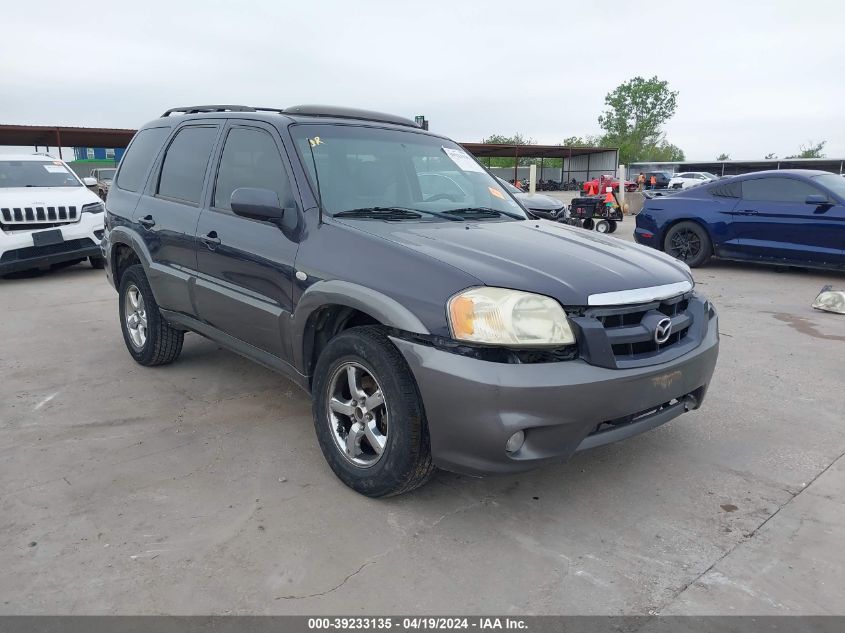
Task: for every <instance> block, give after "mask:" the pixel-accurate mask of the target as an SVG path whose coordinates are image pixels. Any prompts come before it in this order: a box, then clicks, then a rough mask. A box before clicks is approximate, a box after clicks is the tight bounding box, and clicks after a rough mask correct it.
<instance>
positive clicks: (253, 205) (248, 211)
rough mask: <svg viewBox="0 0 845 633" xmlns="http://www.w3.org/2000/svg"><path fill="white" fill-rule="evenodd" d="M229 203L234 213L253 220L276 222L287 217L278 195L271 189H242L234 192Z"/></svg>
mask: <svg viewBox="0 0 845 633" xmlns="http://www.w3.org/2000/svg"><path fill="white" fill-rule="evenodd" d="M229 202H230V204H231V206H232V213H234V214H235V215H240V216H242V217H245V218H252V219H253V220H264V221H266V222H276V221H278V220H281V219H282V217H284V215H285V210H284V209H283V208H282V205H281V204H280V203H279V196H278V194H277V193H276V192H275V191H271V190H270V189H256V188H253V187H240V188H238V189H235V190H234V191H233V192H232V197H231V198H230V200H229Z"/></svg>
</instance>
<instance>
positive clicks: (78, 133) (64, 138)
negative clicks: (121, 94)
mask: <svg viewBox="0 0 845 633" xmlns="http://www.w3.org/2000/svg"><path fill="white" fill-rule="evenodd" d="M134 135H135V130H127V129H121V128H97V127H65V126H52V125H0V146H2V145H20V146H24V145H30V146H33V147H36V146H41V145H43V146H49V147H58V146H60V145H61V146H63V147H109V148H117V147H126V146H127V145H129V141H130V140H132V137H133V136H134Z"/></svg>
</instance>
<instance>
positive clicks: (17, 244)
mask: <svg viewBox="0 0 845 633" xmlns="http://www.w3.org/2000/svg"><path fill="white" fill-rule="evenodd" d="M104 215H105V214H104V213H84V214H82V216H81V218H80V219H79V221H78V222H73V223H71V224H65V225H62V226H60V227H56V228H57V229H60V230H61V232H62V239H63V241H62V242H61V243H59V244H52V245H50V246H41V247H36V246H34V244H33V241H32V234H33V233H37V232H38V231H39V230H56V228H47V227H45V228H44V229H38V230H35V231H14V232H3V231H0V275H6V274H8V273H13V272H17V271H21V270H30V269H34V268H46V267H49V266H52V265H54V264H60V263H62V262H67V261H73V260H75V259H84V258H86V257H98V256H99V255H100V239H101V238H102V235H103V217H104Z"/></svg>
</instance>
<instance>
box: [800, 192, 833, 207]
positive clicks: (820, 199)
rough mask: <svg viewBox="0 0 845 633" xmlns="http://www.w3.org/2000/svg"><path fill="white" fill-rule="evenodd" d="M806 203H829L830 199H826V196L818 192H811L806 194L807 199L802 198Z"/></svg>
mask: <svg viewBox="0 0 845 633" xmlns="http://www.w3.org/2000/svg"><path fill="white" fill-rule="evenodd" d="M804 202H805V203H806V204H814V205H816V206H821V205H823V204H830V200H828V199H827V196H823V195H821V194H818V193H814V194H811V195H809V196H807V199H806V200H804Z"/></svg>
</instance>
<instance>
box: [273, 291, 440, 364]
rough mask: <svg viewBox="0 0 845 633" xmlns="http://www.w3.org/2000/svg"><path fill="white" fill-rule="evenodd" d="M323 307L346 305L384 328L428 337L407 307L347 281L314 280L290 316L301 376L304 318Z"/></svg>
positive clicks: (294, 362) (305, 320) (293, 349)
mask: <svg viewBox="0 0 845 633" xmlns="http://www.w3.org/2000/svg"><path fill="white" fill-rule="evenodd" d="M325 305H342V306H346V307H349V308H353V309H355V310H360V311H361V312H364V313H365V314H369V315H370V316H371V317H373V318H374V319H377V320H378V321H379V322H381V323H383V324H384V325H386V326H389V327H393V328H396V329H399V330H405V331H407V332H414V333H417V334H429V331H428V328H426V327H425V325H423V323H422V321H420V320H419V319H418V318H417V316H416V315H415V314H413V313H412V312H411V311H410V310H408V308H406V307H405V306H403V305H402V304H401V303H399V302H398V301H396V300H395V299H392V298H390V297H388V296H387V295H385V294H382V293H381V292H378V291H377V290H373V289H371V288H367V287H366V286H361V285H358V284H355V283H351V282H348V281H339V280H328V281H318V282H316V283H315V284H313V285H311V286H309V287H308V289H307V290H306V291H305V292H304V293H303V294H302V296H301V297H300V299H299V301H298V302H297V304H296V308H295V310H294V312H293V314H292V315H291V328H290V339H291V348H292V350H291V351H292V356H293V364H294V366H295V367H296V368H297V369H298V370H299V371H301V372H303V373H304V372H305V370H306V368H305V359H304V341H305V330H306V327H307V325H308V319H309V317H310V316H311V315H312V314H314V312H315V311H316V310H319V309H320V307H322V306H325ZM444 309H445V308H444Z"/></svg>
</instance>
